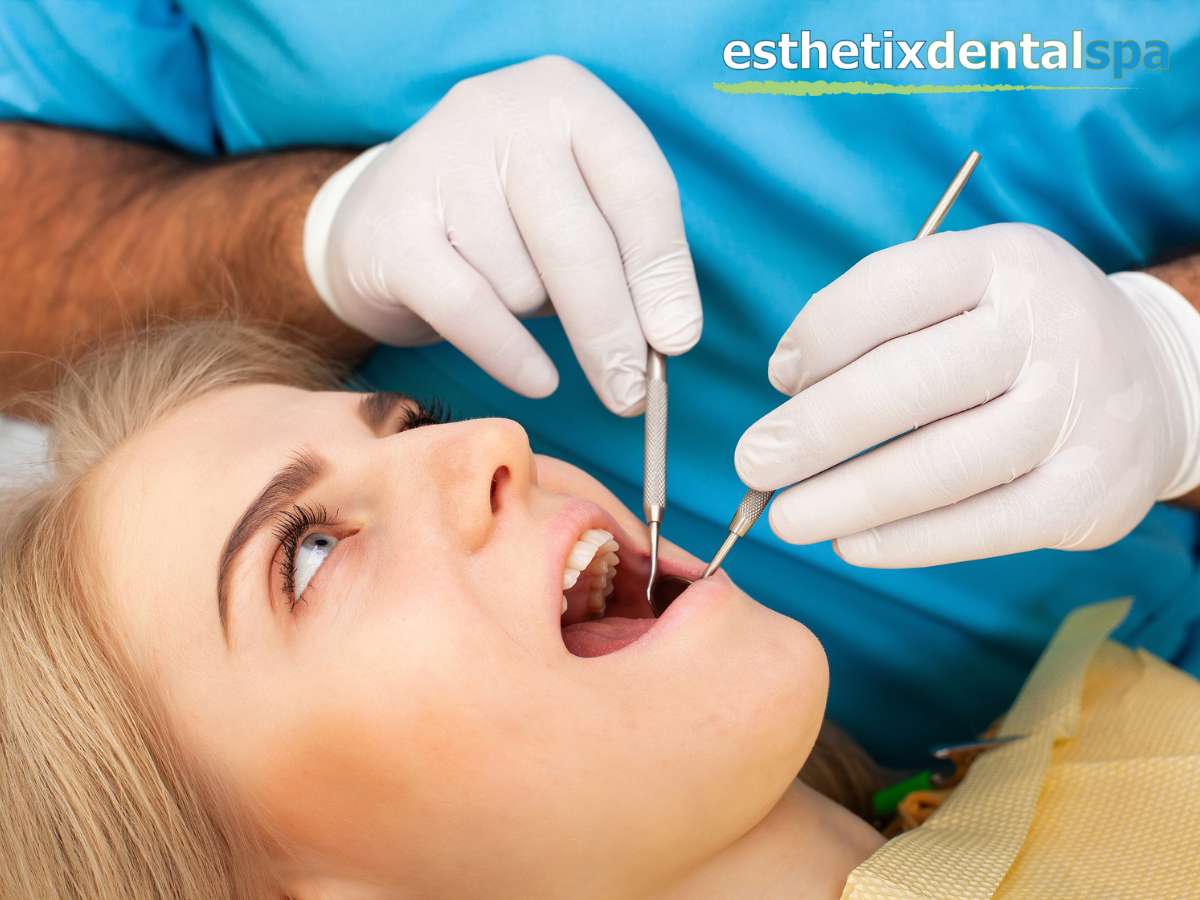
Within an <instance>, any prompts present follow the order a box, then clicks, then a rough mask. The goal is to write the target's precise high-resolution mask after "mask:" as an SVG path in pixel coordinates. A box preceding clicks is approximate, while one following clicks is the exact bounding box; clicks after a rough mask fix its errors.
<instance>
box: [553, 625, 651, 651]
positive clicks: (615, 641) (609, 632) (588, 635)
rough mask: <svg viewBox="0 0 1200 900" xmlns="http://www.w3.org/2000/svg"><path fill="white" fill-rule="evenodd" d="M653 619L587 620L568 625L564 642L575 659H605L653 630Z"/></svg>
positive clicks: (563, 633) (564, 632)
mask: <svg viewBox="0 0 1200 900" xmlns="http://www.w3.org/2000/svg"><path fill="white" fill-rule="evenodd" d="M654 622H655V620H654V619H623V618H621V617H619V616H610V617H609V618H607V619H589V620H588V621H586V622H576V623H575V624H574V625H567V626H566V627H565V628H563V630H562V637H563V643H564V644H566V645H567V649H568V650H570V651H571V652H572V653H573V654H575V655H576V656H604V655H606V654H608V653H613V652H615V651H617V650H620V649H621V648H622V647H627V646H628V645H630V644H632V643H633V642H634V641H636V640H637V639H638V638H640V637H641V636H642V635H643V634H645V633H646V632H647V631H649V630H650V629H651V628H653V627H654Z"/></svg>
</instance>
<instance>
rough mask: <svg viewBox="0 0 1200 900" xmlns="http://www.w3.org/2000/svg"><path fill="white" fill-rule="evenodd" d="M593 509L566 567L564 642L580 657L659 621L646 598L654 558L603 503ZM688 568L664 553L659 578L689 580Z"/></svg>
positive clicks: (625, 641) (603, 651)
mask: <svg viewBox="0 0 1200 900" xmlns="http://www.w3.org/2000/svg"><path fill="white" fill-rule="evenodd" d="M588 506H589V507H590V506H591V504H588ZM589 512H590V513H591V515H588V516H586V517H585V521H583V522H581V523H580V524H581V525H583V526H585V527H582V528H580V530H579V531H578V532H577V537H576V538H575V542H574V543H573V544H572V545H571V546H570V547H569V549H568V550H567V553H566V556H565V558H564V560H563V569H562V616H561V620H560V624H561V629H562V639H563V644H564V645H565V646H566V648H567V650H568V651H569V652H570V653H571V654H573V655H574V656H580V657H595V656H606V655H608V654H610V653H615V652H617V651H618V650H621V649H623V648H625V647H628V646H629V645H630V644H632V643H634V642H635V641H637V640H638V639H639V638H641V637H642V636H644V635H646V634H648V633H649V632H650V631H651V630H652V629H653V628H654V627H655V625H656V623H657V622H658V620H657V619H656V618H655V617H654V613H653V611H652V610H651V608H650V605H649V603H648V602H647V600H646V578H647V576H648V575H649V571H650V561H649V558H648V557H647V555H646V554H645V553H643V552H641V551H640V550H639V549H638V547H637V546H636V545H635V543H634V541H633V540H632V539H631V538H630V537H629V536H628V535H627V534H625V533H624V532H623V531H621V529H620V528H619V526H617V524H616V523H615V522H614V521H612V520H611V519H610V518H609V517H608V516H607V514H605V513H603V511H602V510H600V508H599V507H593V508H592V509H591V510H589ZM686 569H687V567H686V566H685V565H683V564H680V563H679V562H675V561H670V560H666V559H663V558H661V557H660V560H659V573H660V576H668V577H675V578H678V579H683V578H686V579H687V580H689V581H690V580H691V579H692V578H694V577H695V575H696V573H693V572H689V571H687V570H686Z"/></svg>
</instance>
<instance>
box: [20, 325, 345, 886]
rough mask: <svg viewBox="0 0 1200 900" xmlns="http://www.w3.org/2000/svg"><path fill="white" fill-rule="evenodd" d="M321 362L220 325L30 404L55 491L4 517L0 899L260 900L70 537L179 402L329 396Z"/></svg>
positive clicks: (123, 347)
mask: <svg viewBox="0 0 1200 900" xmlns="http://www.w3.org/2000/svg"><path fill="white" fill-rule="evenodd" d="M341 375H342V373H341V372H339V371H338V370H337V369H336V368H335V367H333V366H331V365H329V364H327V363H325V362H323V361H322V360H321V359H320V358H319V357H318V356H317V355H316V354H315V353H313V352H311V351H309V350H307V349H305V348H304V347H302V346H300V345H298V344H297V343H296V342H295V341H294V340H286V339H284V338H282V337H279V336H276V335H273V334H271V333H269V332H266V331H264V330H260V329H257V328H253V327H249V326H245V325H238V324H235V323H230V322H204V323H191V324H182V325H181V324H175V325H168V326H160V327H153V328H149V329H146V330H144V331H143V332H142V333H140V334H139V335H137V336H136V337H132V338H130V339H127V340H126V341H124V342H121V343H119V344H118V345H114V346H111V347H110V348H108V349H105V350H103V351H101V352H98V353H95V354H93V355H91V356H90V357H89V358H88V359H87V360H86V362H84V363H83V364H81V366H79V367H77V368H75V369H72V370H70V371H68V372H67V373H66V374H65V376H64V377H63V379H62V380H61V383H60V386H59V387H58V389H57V390H56V392H55V393H54V394H53V395H52V396H51V397H48V398H47V397H42V398H35V399H33V400H30V398H26V400H30V402H34V403H35V405H36V407H37V408H39V409H40V410H42V412H43V413H44V414H45V415H46V417H47V418H48V420H49V423H50V428H51V445H50V446H51V466H52V469H51V474H50V476H49V477H48V478H47V479H45V480H43V481H42V482H41V483H39V484H37V485H35V486H34V487H32V488H27V489H25V490H23V491H21V492H20V493H17V494H13V495H12V496H10V497H7V498H5V501H4V502H3V505H0V519H2V520H3V521H0V819H2V821H0V897H4V898H9V897H14V898H15V897H38V898H42V897H46V898H49V897H64V898H81V900H82V898H87V900H109V898H112V900H140V898H163V897H170V898H189V900H207V898H213V900H216V898H231V897H232V898H243V897H245V898H249V897H262V896H264V892H265V891H266V886H265V885H264V884H263V882H262V881H261V878H262V871H263V867H262V865H261V862H262V860H261V854H262V852H263V851H262V848H261V846H259V843H258V841H257V840H256V838H255V837H254V836H253V834H252V832H253V829H251V828H250V827H248V826H247V825H246V824H245V822H244V821H243V818H242V817H241V816H240V815H239V814H238V812H237V810H236V809H235V805H234V804H233V803H232V801H231V800H230V799H229V798H227V797H225V796H224V795H223V794H222V792H221V791H220V789H219V787H218V786H217V785H216V784H215V782H214V780H213V779H210V778H206V777H204V774H203V773H202V772H200V771H198V769H197V767H196V766H193V765H191V764H190V762H189V761H188V760H187V758H186V756H185V754H184V753H183V752H182V749H181V748H180V747H179V746H178V744H177V742H176V741H175V740H174V738H173V736H172V734H171V732H170V730H169V729H168V727H167V725H166V723H165V718H164V716H163V715H162V711H161V709H160V708H159V706H158V704H157V702H156V700H155V698H154V697H153V692H152V691H151V690H150V688H149V686H148V685H146V684H144V683H143V682H142V681H141V680H140V679H139V678H138V677H137V676H136V675H135V673H134V672H133V670H132V667H131V666H130V665H129V663H128V661H127V660H126V659H125V658H124V656H123V655H122V653H121V652H120V650H119V647H120V641H119V640H117V639H116V636H115V635H113V634H111V633H109V632H107V631H106V629H105V626H104V622H105V617H104V616H103V615H101V614H100V609H101V608H102V606H101V604H102V602H103V601H102V598H99V597H96V596H94V594H95V589H94V587H93V584H94V579H93V578H90V577H89V575H88V571H89V569H90V568H91V566H90V559H91V558H92V556H91V554H92V553H94V552H95V541H94V538H93V536H90V535H88V534H86V533H85V532H84V529H83V528H82V527H81V520H82V516H81V509H82V504H83V503H84V502H85V501H84V496H85V490H84V488H85V486H86V484H87V481H88V476H89V473H91V472H92V471H94V470H95V468H96V467H97V466H98V465H100V464H101V463H102V462H103V461H104V460H105V459H106V458H107V457H109V456H110V455H111V454H112V452H113V451H114V450H115V449H116V448H117V447H119V446H120V445H121V444H122V443H123V442H125V441H127V440H128V439H129V438H130V437H131V436H132V435H134V434H136V433H138V432H139V431H140V430H142V429H144V428H145V427H146V426H147V425H149V424H151V423H152V422H154V421H155V420H156V419H158V418H160V417H161V416H163V415H165V414H167V413H168V412H170V411H172V410H173V409H176V408H177V407H179V406H180V405H182V404H184V403H186V402H188V401H189V400H191V399H193V398H195V397H198V396H200V395H202V394H205V393H208V392H209V391H213V390H216V389H218V388H222V387H228V386H233V385H237V384H248V383H275V384H287V385H293V386H296V387H303V388H310V389H322V390H329V389H336V388H337V386H338V384H339V383H340V378H341Z"/></svg>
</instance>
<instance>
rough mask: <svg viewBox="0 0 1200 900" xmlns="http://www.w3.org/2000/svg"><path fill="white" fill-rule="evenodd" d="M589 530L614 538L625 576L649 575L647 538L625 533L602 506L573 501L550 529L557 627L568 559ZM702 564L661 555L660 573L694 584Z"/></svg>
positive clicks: (590, 502) (552, 595) (553, 597)
mask: <svg viewBox="0 0 1200 900" xmlns="http://www.w3.org/2000/svg"><path fill="white" fill-rule="evenodd" d="M589 528H600V529H603V530H604V531H607V532H609V533H610V534H612V536H613V538H614V539H615V540H616V542H617V544H618V545H620V550H619V551H618V554H619V556H620V559H621V562H620V567H621V569H622V570H623V571H624V572H625V573H627V574H628V573H630V572H631V571H637V572H639V573H640V574H641V575H642V577H643V579H644V578H645V577H646V576H647V575H649V572H650V564H649V546H648V537H647V535H645V534H644V533H643V534H639V535H638V536H637V538H634V537H632V536H631V535H630V534H629V533H628V532H627V531H626V530H625V529H623V528H622V527H621V526H620V525H618V524H617V521H616V519H615V518H613V516H612V515H611V514H610V513H609V512H608V511H607V510H606V509H604V508H603V507H602V506H599V505H598V504H596V503H593V502H592V501H590V500H581V499H578V498H572V499H571V500H569V501H568V502H567V503H565V504H564V505H563V507H562V508H561V509H560V510H559V511H558V513H557V515H555V517H554V518H553V519H552V520H551V522H550V525H549V528H548V529H547V537H548V540H549V545H548V551H549V552H548V553H547V559H548V560H549V563H548V565H549V567H550V572H549V573H548V578H549V581H550V585H551V590H550V598H549V601H550V602H549V606H550V608H551V609H552V610H553V621H554V622H555V623H556V627H557V624H558V623H559V621H560V618H561V613H562V573H563V569H564V568H565V567H566V564H567V557H568V556H569V555H570V553H571V548H572V547H574V546H575V542H576V541H578V540H579V537H580V535H582V534H583V533H584V532H585V531H587V530H588V529H589ZM703 568H704V566H703V563H699V564H697V565H689V564H688V563H687V562H686V561H683V560H673V559H667V558H665V557H664V556H663V555H662V554H660V555H659V564H658V570H659V574H660V575H676V576H678V577H681V578H687V579H689V580H694V579H695V578H697V577H699V575H700V573H701V571H703Z"/></svg>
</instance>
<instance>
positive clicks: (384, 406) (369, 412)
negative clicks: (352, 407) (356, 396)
mask: <svg viewBox="0 0 1200 900" xmlns="http://www.w3.org/2000/svg"><path fill="white" fill-rule="evenodd" d="M415 405H416V401H415V400H413V398H412V397H410V396H408V394H402V393H400V392H399V391H376V392H375V393H373V394H364V395H363V398H362V399H361V400H360V401H358V416H359V418H360V419H362V420H363V421H364V422H366V423H367V427H368V428H370V429H371V430H372V431H373V432H375V433H376V434H379V433H380V432H382V431H383V430H384V427H385V426H386V425H387V424H388V422H389V420H390V419H391V418H392V414H393V413H394V412H395V411H396V407H397V406H415Z"/></svg>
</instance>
